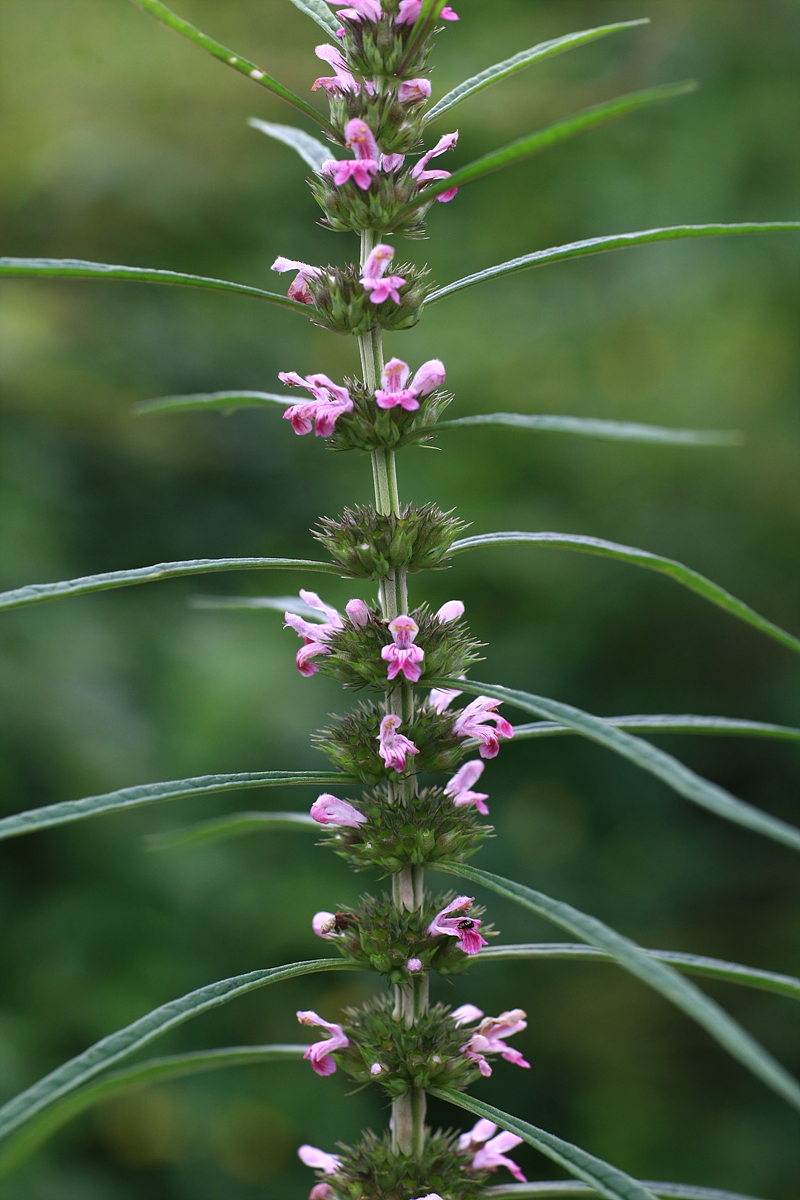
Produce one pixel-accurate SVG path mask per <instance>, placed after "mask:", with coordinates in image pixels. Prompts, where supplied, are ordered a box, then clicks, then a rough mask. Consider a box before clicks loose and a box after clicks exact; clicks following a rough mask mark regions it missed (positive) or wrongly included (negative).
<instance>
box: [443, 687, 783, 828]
mask: <svg viewBox="0 0 800 1200" xmlns="http://www.w3.org/2000/svg"><path fill="white" fill-rule="evenodd" d="M426 684H430V686H431V687H444V688H456V689H460V690H461V691H462V692H471V693H473V694H474V695H479V696H491V697H492V698H494V699H496V700H502V701H504V702H505V703H507V704H513V705H516V707H517V708H521V709H523V710H525V711H527V712H531V713H534V714H535V715H536V716H538V717H546V718H547V719H549V720H551V721H553V722H555V723H556V724H558V725H568V726H569V727H570V728H571V729H574V730H575V732H576V733H580V734H582V735H583V736H584V737H587V738H590V739H591V740H592V741H593V742H599V744H600V745H601V746H605V747H606V749H607V750H613V751H614V752H615V753H616V754H620V755H622V757H623V758H627V759H628V760H629V761H630V762H632V763H635V764H636V766H637V767H641V768H642V770H644V771H647V772H648V773H649V774H650V775H655V776H656V778H658V779H661V780H663V782H664V783H666V784H667V785H668V786H669V787H671V788H672V790H673V791H675V792H677V793H678V794H679V795H681V796H685V797H686V799H687V800H692V801H694V803H695V804H699V805H700V806H701V808H707V809H708V810H709V812H713V813H716V814H717V816H718V817H724V818H725V820H727V821H733V822H734V823H735V824H737V825H742V826H743V827H744V828H745V829H752V830H753V831H754V832H755V833H761V834H763V835H764V837H769V838H772V839H773V840H774V841H776V842H781V843H782V844H783V845H784V846H790V847H791V848H792V849H793V850H800V829H796V828H795V827H794V825H789V824H788V822H786V821H781V820H779V818H778V817H772V816H769V814H768V813H763V812H761V810H760V809H758V808H754V807H753V805H751V804H746V803H745V802H744V801H743V800H737V798H736V797H735V796H732V795H731V794H730V792H726V791H725V789H724V788H721V787H720V786H719V785H718V784H716V783H710V782H709V780H707V779H703V777H702V776H701V775H697V774H696V773H695V772H694V771H691V770H690V769H689V768H688V767H687V766H684V764H683V763H682V762H678V760H677V759H676V758H673V757H672V755H671V754H666V753H665V752H664V751H663V750H659V749H658V748H657V747H656V746H651V744H650V743H649V742H645V741H642V739H641V738H637V737H633V735H632V734H630V733H626V732H625V730H624V729H620V728H618V727H617V726H614V725H610V724H608V722H606V721H603V720H602V719H601V718H600V717H596V716H594V715H593V714H592V713H587V712H584V710H583V709H580V708H575V707H574V706H573V705H571V704H563V703H562V702H561V701H560V700H551V699H550V698H549V697H547V696H536V695H534V694H533V693H531V692H521V691H518V690H516V689H514V688H505V687H498V686H497V685H496V684H491V683H476V682H475V681H473V680H471V679H470V680H465V679H461V680H460V679H431V680H426Z"/></svg>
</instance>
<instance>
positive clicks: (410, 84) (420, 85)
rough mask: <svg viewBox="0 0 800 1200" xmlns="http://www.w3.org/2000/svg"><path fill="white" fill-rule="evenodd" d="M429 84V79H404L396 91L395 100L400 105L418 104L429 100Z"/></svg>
mask: <svg viewBox="0 0 800 1200" xmlns="http://www.w3.org/2000/svg"><path fill="white" fill-rule="evenodd" d="M430 95H431V83H430V80H429V79H406V80H404V82H403V83H401V84H400V87H399V88H398V89H397V99H398V100H399V101H400V103H401V104H419V103H420V102H421V101H422V100H429V99H430Z"/></svg>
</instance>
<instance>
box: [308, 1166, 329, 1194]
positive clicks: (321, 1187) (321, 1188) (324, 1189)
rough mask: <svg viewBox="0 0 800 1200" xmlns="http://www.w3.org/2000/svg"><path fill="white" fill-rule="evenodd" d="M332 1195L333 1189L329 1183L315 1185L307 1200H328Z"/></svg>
mask: <svg viewBox="0 0 800 1200" xmlns="http://www.w3.org/2000/svg"><path fill="white" fill-rule="evenodd" d="M331 1157H332V1156H331ZM332 1195H333V1188H332V1187H331V1185H330V1184H329V1183H315V1184H314V1186H313V1187H312V1189H311V1191H310V1192H309V1193H308V1200H330V1198H331V1196H332Z"/></svg>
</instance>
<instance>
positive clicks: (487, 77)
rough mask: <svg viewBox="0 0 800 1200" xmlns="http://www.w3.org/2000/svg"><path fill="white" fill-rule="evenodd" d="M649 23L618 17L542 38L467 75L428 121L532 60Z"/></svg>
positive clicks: (526, 65)
mask: <svg viewBox="0 0 800 1200" xmlns="http://www.w3.org/2000/svg"><path fill="white" fill-rule="evenodd" d="M649 23H650V19H649V17H642V18H640V19H639V20H638V21H618V22H617V23H616V24H615V25H600V26H598V27H597V29H582V30H580V31H579V32H578V33H568V34H565V36H564V37H559V38H553V39H551V40H550V41H548V42H540V43H539V45H538V46H531V48H530V50H523V51H522V52H521V53H520V54H515V55H513V57H511V58H507V59H505V60H504V61H503V62H499V63H495V64H494V66H493V67H487V68H486V70H485V71H480V72H479V73H478V74H477V75H473V76H472V78H471V79H466V80H465V81H464V82H463V83H460V84H459V85H458V87H455V88H453V90H452V92H448V93H447V95H446V96H443V97H442V99H441V100H440V101H439V102H438V104H434V106H433V108H432V109H430V111H429V112H427V113H426V114H425V124H426V125H427V124H428V123H429V122H431V121H435V120H436V119H437V118H438V117H442V116H444V114H445V113H446V112H449V111H450V109H451V108H455V106H456V105H457V104H460V103H461V101H462V100H466V99H468V97H469V96H474V95H475V93H476V92H482V91H483V89H484V88H487V87H491V86H492V84H495V83H499V82H500V80H501V79H507V78H508V77H509V75H514V74H516V72H517V71H522V70H523V69H524V68H525V67H529V66H530V65H531V64H532V63H535V62H541V60H542V59H545V58H552V57H553V56H554V55H556V54H563V53H564V52H565V51H566V50H575V49H577V47H578V46H585V45H586V43H587V42H594V41H596V40H597V39H598V38H604V37H608V35H609V34H611V33H618V32H619V30H621V29H632V28H633V26H634V25H648V24H649Z"/></svg>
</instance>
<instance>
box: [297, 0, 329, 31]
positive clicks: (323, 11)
mask: <svg viewBox="0 0 800 1200" xmlns="http://www.w3.org/2000/svg"><path fill="white" fill-rule="evenodd" d="M292 4H294V6H295V8H299V9H300V11H301V12H304V13H305V14H306V16H307V17H311V20H312V21H316V22H317V24H318V25H319V26H321V28H322V29H324V30H325V32H326V33H327V34H328V35H329V36H331V37H336V30H337V29H338V28H339V22H338V21H337V20H336V18H335V17H334V15H333V13H332V12H331V10H330V9H329V8H328V6H327V4H325V3H324V2H323V0H292Z"/></svg>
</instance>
